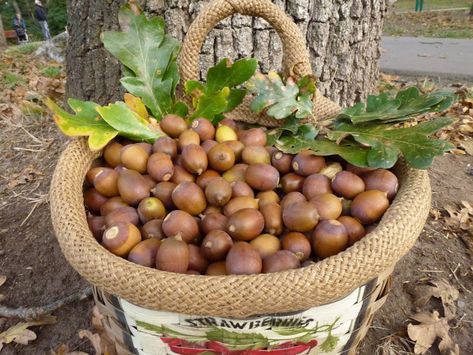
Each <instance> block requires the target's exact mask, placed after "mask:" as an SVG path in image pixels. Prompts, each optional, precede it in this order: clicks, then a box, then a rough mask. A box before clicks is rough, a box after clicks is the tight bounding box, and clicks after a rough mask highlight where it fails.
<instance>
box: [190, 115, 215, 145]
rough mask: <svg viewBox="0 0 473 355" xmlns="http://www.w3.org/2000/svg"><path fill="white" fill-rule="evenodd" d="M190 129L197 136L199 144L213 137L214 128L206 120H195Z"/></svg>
mask: <svg viewBox="0 0 473 355" xmlns="http://www.w3.org/2000/svg"><path fill="white" fill-rule="evenodd" d="M191 129H192V130H193V131H195V132H196V133H197V134H198V135H199V138H200V141H201V142H203V141H205V140H208V139H214V137H215V127H214V126H213V124H212V122H210V121H209V120H208V119H206V118H197V119H195V120H194V121H193V122H192V124H191Z"/></svg>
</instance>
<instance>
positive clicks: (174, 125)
mask: <svg viewBox="0 0 473 355" xmlns="http://www.w3.org/2000/svg"><path fill="white" fill-rule="evenodd" d="M159 125H160V126H161V129H162V130H163V131H164V133H166V134H167V135H168V136H171V137H173V138H177V137H179V135H180V134H181V133H182V132H184V131H185V130H186V129H187V123H186V121H185V120H184V119H183V118H182V117H179V116H177V115H173V114H168V115H165V116H164V117H163V119H162V120H161V122H159Z"/></svg>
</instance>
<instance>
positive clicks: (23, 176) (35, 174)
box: [7, 165, 44, 189]
mask: <svg viewBox="0 0 473 355" xmlns="http://www.w3.org/2000/svg"><path fill="white" fill-rule="evenodd" d="M43 175H44V174H43V173H42V172H41V171H39V170H37V169H35V168H34V167H33V166H31V165H30V166H27V167H26V168H24V169H23V170H22V171H21V172H19V173H18V174H15V175H13V176H12V177H11V178H10V179H9V181H8V184H7V186H8V187H9V188H10V189H13V188H15V187H17V186H18V185H24V184H26V183H28V182H33V181H35V180H36V179H37V178H39V177H42V176H43Z"/></svg>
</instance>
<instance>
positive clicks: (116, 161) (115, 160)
mask: <svg viewBox="0 0 473 355" xmlns="http://www.w3.org/2000/svg"><path fill="white" fill-rule="evenodd" d="M122 148H123V145H121V144H120V143H118V142H115V141H111V142H110V143H108V144H107V145H106V146H105V148H104V149H103V158H104V159H105V161H106V162H107V164H108V165H110V166H111V167H112V168H114V167H116V166H118V165H120V164H121V163H122V162H121V160H120V151H121V149H122Z"/></svg>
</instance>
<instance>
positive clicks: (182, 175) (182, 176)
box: [171, 165, 195, 185]
mask: <svg viewBox="0 0 473 355" xmlns="http://www.w3.org/2000/svg"><path fill="white" fill-rule="evenodd" d="M186 181H187V182H194V181H195V176H194V175H192V174H191V173H190V172H188V171H187V170H186V169H184V168H183V167H182V166H179V165H174V173H173V174H172V177H171V182H172V183H174V184H176V185H179V184H181V183H183V182H186Z"/></svg>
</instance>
